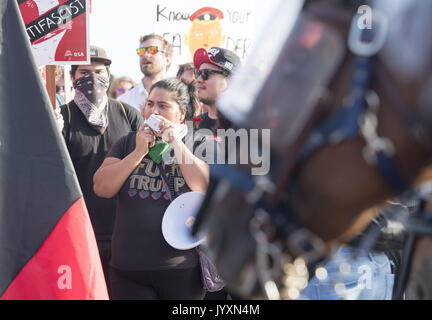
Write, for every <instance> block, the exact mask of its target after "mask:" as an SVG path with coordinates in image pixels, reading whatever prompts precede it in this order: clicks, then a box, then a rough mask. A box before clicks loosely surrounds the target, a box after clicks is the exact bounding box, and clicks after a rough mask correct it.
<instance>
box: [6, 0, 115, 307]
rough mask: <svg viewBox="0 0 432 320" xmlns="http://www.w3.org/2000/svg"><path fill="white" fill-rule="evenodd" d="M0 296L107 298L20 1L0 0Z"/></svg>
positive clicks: (93, 242)
mask: <svg viewBox="0 0 432 320" xmlns="http://www.w3.org/2000/svg"><path fill="white" fill-rule="evenodd" d="M0 297H1V299H107V298H108V294H107V289H106V284H105V280H104V276H103V271H102V265H101V262H100V258H99V254H98V250H97V245H96V240H95V236H94V232H93V229H92V227H91V223H90V218H89V215H88V212H87V208H86V206H85V203H84V200H83V197H82V193H81V189H80V187H79V184H78V180H77V178H76V175H75V172H74V169H73V165H72V162H71V160H70V158H69V155H68V152H67V149H66V146H65V144H64V141H63V137H62V136H61V133H60V131H59V129H58V128H57V125H56V120H55V116H54V113H53V110H52V108H51V106H50V103H49V99H48V95H47V93H46V91H45V88H44V86H43V84H42V79H41V77H40V75H39V71H38V69H37V67H36V65H35V62H34V58H33V56H32V52H31V49H30V43H29V40H28V36H27V34H26V31H25V28H24V24H23V21H22V19H21V16H20V12H19V9H18V5H17V3H16V0H1V1H0Z"/></svg>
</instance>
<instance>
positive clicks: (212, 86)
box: [194, 47, 240, 129]
mask: <svg viewBox="0 0 432 320" xmlns="http://www.w3.org/2000/svg"><path fill="white" fill-rule="evenodd" d="M194 65H195V68H196V86H197V92H198V98H199V99H200V101H201V102H202V103H204V104H205V105H207V106H208V113H206V114H204V115H203V116H202V122H201V128H208V129H212V128H213V127H214V125H215V123H216V119H217V109H216V101H217V99H218V97H219V96H220V95H221V93H222V92H223V91H224V90H225V88H226V87H227V85H228V78H229V77H230V75H231V74H232V73H233V71H234V70H235V69H236V68H237V67H238V66H240V58H239V57H238V56H237V55H236V54H235V53H234V52H232V51H230V50H227V49H224V48H219V47H213V48H211V49H210V50H209V51H208V52H207V50H205V49H204V48H201V49H198V50H197V51H196V52H195V55H194Z"/></svg>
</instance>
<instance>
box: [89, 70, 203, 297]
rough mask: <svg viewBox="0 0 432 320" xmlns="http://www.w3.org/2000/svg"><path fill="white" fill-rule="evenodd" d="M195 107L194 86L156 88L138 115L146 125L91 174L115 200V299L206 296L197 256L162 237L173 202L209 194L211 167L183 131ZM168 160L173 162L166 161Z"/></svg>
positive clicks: (169, 82) (168, 83) (173, 83)
mask: <svg viewBox="0 0 432 320" xmlns="http://www.w3.org/2000/svg"><path fill="white" fill-rule="evenodd" d="M198 108H199V102H198V100H197V99H196V96H195V89H194V88H193V85H190V86H189V85H187V84H185V83H183V82H181V81H180V80H178V79H175V78H170V79H165V80H162V81H159V82H157V83H155V84H154V85H153V86H152V88H151V89H150V92H149V96H148V98H147V100H146V101H145V104H144V105H143V106H142V109H141V114H142V116H143V118H144V119H145V120H146V121H145V124H144V125H143V126H142V127H141V128H140V129H139V130H138V132H131V133H129V134H128V135H126V136H124V137H123V138H121V139H120V140H119V141H118V142H117V143H116V144H115V145H113V147H112V148H111V150H110V152H109V153H108V155H107V157H106V159H105V161H104V162H103V164H102V166H101V167H100V168H99V169H98V171H97V172H96V173H95V175H94V192H95V193H96V194H97V195H98V196H100V197H103V198H111V197H114V196H117V214H116V221H115V226H114V232H113V238H112V258H111V292H112V294H111V298H112V299H167V300H172V299H175V300H193V299H202V298H203V297H204V294H205V292H204V289H203V285H202V283H201V274H200V266H199V258H198V254H197V252H196V250H194V249H193V248H192V249H189V250H178V249H175V248H173V247H171V246H170V245H169V244H168V243H167V242H166V241H165V239H164V237H163V234H162V230H161V224H162V218H163V215H164V213H165V211H166V209H167V208H168V206H169V205H170V203H171V201H172V200H174V198H176V197H177V196H179V195H181V194H183V193H186V192H190V191H197V192H200V193H205V191H206V189H207V185H208V181H209V166H208V164H207V163H205V162H204V161H202V160H200V159H199V158H197V157H196V156H195V155H194V154H193V153H192V151H191V150H189V149H188V148H187V146H186V144H185V142H184V139H183V135H184V134H185V132H184V129H185V127H184V126H181V124H182V123H184V122H185V121H188V120H189V121H191V120H192V119H193V117H194V116H195V115H196V112H197V111H198ZM150 118H151V121H150ZM155 119H156V120H155ZM155 125H158V126H159V129H160V130H157V129H158V128H155ZM152 127H153V129H152ZM179 128H180V129H181V130H178V129H179ZM189 128H191V126H189ZM187 138H190V135H188V136H187ZM194 140H195V141H196V140H197V138H196V137H195V139H194ZM198 140H199V141H198V142H195V143H194V149H193V150H196V147H198V148H199V146H198V145H202V146H203V144H204V143H206V142H207V138H206V137H205V136H203V137H202V139H198ZM166 155H171V156H172V158H171V159H172V160H174V161H172V163H171V162H170V163H168V162H165V161H164V159H166V158H167V157H166Z"/></svg>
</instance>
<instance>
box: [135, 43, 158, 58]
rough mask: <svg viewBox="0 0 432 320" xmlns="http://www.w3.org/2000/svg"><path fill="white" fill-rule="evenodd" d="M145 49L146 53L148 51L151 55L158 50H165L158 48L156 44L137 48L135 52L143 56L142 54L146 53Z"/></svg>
mask: <svg viewBox="0 0 432 320" xmlns="http://www.w3.org/2000/svg"><path fill="white" fill-rule="evenodd" d="M146 51H147V52H148V53H150V54H151V55H154V54H156V53H158V52H162V53H165V51H163V50H159V48H158V47H157V46H150V47H145V48H138V49H137V50H136V52H137V54H138V55H139V56H140V57H141V56H143V55H144V54H145V53H146Z"/></svg>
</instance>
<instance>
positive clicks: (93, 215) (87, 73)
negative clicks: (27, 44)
mask: <svg viewBox="0 0 432 320" xmlns="http://www.w3.org/2000/svg"><path fill="white" fill-rule="evenodd" d="M90 55H91V64H90V65H79V66H77V65H74V66H72V68H71V78H72V81H73V86H74V89H75V97H74V99H73V100H72V101H70V102H69V103H68V104H66V105H63V106H61V107H60V111H61V116H62V117H63V128H62V134H63V137H64V138H65V141H66V146H67V148H68V150H69V154H70V156H71V159H72V162H73V165H74V168H75V171H76V174H77V177H78V181H79V183H80V186H81V189H82V192H83V195H84V199H85V202H86V205H87V209H88V212H89V215H90V219H91V221H92V225H93V229H94V232H95V235H96V240H97V244H98V247H99V254H100V258H101V261H102V267H103V269H104V274H105V280H106V282H107V287H108V292H110V283H109V282H110V281H109V260H110V258H111V235H112V232H113V226H114V217H115V212H116V202H115V199H114V198H113V199H102V198H100V197H98V196H96V194H95V193H94V192H93V175H94V173H95V172H96V170H97V169H98V168H99V167H100V165H101V164H102V162H103V160H104V159H105V156H106V154H107V153H108V151H109V150H110V148H111V146H112V145H113V144H114V143H115V142H117V140H118V139H119V138H121V137H123V136H124V135H126V134H128V133H129V132H131V131H137V130H138V128H139V126H140V124H141V121H142V119H141V115H140V113H139V111H138V110H137V109H135V108H133V107H131V106H130V105H128V104H125V103H120V102H119V101H116V100H113V99H111V98H108V95H107V90H108V86H109V78H110V72H109V66H110V64H111V60H110V59H109V58H108V56H107V54H106V52H105V50H104V49H102V48H100V47H96V46H91V47H90Z"/></svg>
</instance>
